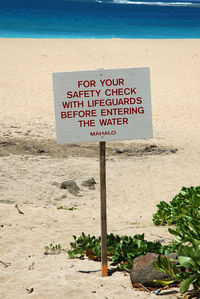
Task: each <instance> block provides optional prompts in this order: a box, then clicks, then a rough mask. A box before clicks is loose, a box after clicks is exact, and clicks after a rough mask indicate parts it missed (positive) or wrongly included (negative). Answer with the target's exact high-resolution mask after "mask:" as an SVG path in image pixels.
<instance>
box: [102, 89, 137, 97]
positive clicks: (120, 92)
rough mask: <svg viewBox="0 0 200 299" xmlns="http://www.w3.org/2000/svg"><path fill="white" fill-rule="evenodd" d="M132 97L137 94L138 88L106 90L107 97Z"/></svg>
mask: <svg viewBox="0 0 200 299" xmlns="http://www.w3.org/2000/svg"><path fill="white" fill-rule="evenodd" d="M124 94H125V95H132V94H136V87H135V88H128V87H127V88H116V89H106V90H105V95H107V96H114V95H117V96H122V95H124Z"/></svg>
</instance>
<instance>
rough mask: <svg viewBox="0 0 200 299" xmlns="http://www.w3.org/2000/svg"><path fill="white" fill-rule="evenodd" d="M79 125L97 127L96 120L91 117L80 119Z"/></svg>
mask: <svg viewBox="0 0 200 299" xmlns="http://www.w3.org/2000/svg"><path fill="white" fill-rule="evenodd" d="M78 122H79V125H80V127H81V128H82V127H95V120H94V119H90V120H79V121H78Z"/></svg>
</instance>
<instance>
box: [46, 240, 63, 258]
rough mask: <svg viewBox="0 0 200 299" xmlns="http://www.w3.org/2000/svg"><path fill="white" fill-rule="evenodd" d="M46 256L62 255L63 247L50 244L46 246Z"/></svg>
mask: <svg viewBox="0 0 200 299" xmlns="http://www.w3.org/2000/svg"><path fill="white" fill-rule="evenodd" d="M44 249H45V252H44V254H46V255H49V254H59V253H61V249H62V246H61V245H60V244H54V243H50V244H49V245H46V246H44Z"/></svg>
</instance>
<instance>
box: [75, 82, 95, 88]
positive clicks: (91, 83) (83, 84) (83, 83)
mask: <svg viewBox="0 0 200 299" xmlns="http://www.w3.org/2000/svg"><path fill="white" fill-rule="evenodd" d="M81 86H84V87H86V88H87V87H96V81H95V80H90V81H88V80H85V81H78V88H80V87H81Z"/></svg>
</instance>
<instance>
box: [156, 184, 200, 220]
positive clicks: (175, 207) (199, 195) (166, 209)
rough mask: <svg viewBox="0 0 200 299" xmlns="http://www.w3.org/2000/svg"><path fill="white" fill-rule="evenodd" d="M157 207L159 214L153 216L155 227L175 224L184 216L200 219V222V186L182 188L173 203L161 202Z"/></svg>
mask: <svg viewBox="0 0 200 299" xmlns="http://www.w3.org/2000/svg"><path fill="white" fill-rule="evenodd" d="M157 207H158V210H157V212H156V213H155V214H153V222H154V224H155V225H166V224H168V225H170V224H175V223H177V221H178V220H179V218H180V217H182V216H192V217H198V219H199V220H200V215H199V209H200V186H197V187H190V188H186V187H182V189H181V191H180V192H179V193H178V194H177V195H176V196H175V197H174V198H173V199H172V201H170V202H169V203H166V202H165V201H161V202H160V203H159V204H158V205H157Z"/></svg>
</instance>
